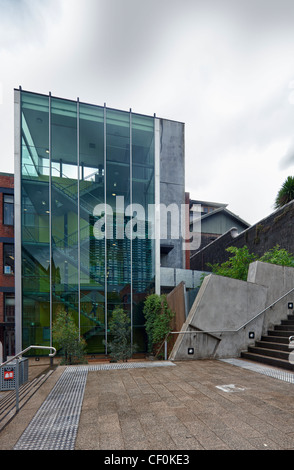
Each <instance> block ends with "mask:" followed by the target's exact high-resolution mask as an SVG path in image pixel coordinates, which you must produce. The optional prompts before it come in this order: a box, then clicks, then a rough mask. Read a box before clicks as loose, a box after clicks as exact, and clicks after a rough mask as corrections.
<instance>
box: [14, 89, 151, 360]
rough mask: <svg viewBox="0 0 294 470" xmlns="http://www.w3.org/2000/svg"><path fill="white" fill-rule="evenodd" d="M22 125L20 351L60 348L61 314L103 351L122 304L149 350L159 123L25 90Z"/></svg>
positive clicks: (90, 346)
mask: <svg viewBox="0 0 294 470" xmlns="http://www.w3.org/2000/svg"><path fill="white" fill-rule="evenodd" d="M21 127H22V146H21V148H22V152H21V181H22V183H21V217H22V233H21V238H22V250H21V251H22V325H23V327H22V334H23V338H22V343H23V347H24V348H25V347H27V346H29V345H31V344H39V345H44V346H46V345H51V344H52V341H53V345H54V337H53V338H52V322H54V319H55V317H56V314H57V312H58V311H59V310H60V309H62V310H65V311H66V312H68V313H70V314H71V315H72V316H73V317H74V319H75V322H76V325H77V326H78V327H79V329H80V334H81V336H83V337H84V338H85V340H86V343H87V352H88V353H89V354H95V353H107V352H109V351H108V348H107V343H108V342H109V340H110V339H111V338H110V334H109V321H110V318H111V315H112V312H113V310H114V309H115V308H116V307H122V308H123V309H124V310H125V311H126V312H128V314H129V317H130V321H131V326H132V330H131V331H132V333H131V340H132V343H133V344H134V345H135V344H136V346H137V350H138V351H144V350H145V349H146V348H145V345H146V341H145V330H144V317H143V313H142V311H143V301H144V298H145V297H146V294H148V293H149V292H151V291H152V289H153V287H154V276H155V266H154V259H155V257H154V247H153V243H154V241H153V240H152V238H151V237H150V233H151V232H150V230H151V231H152V230H154V217H153V214H152V213H150V211H148V204H154V202H155V201H154V199H155V198H154V118H152V117H148V116H142V115H136V114H133V113H131V112H130V113H128V112H122V111H117V110H112V109H108V108H106V107H98V106H92V105H88V104H84V103H79V102H78V101H77V102H74V101H67V100H63V99H59V98H55V97H51V96H44V95H38V94H33V93H28V92H24V91H22V92H21ZM118 196H120V197H119V198H118ZM118 201H119V203H118ZM105 204H107V206H105ZM131 204H132V206H131V208H132V209H134V210H135V209H137V211H133V210H130V205H131ZM101 205H102V206H101ZM136 205H140V210H139V209H138V207H139V206H136ZM101 207H104V212H101V211H100V212H99V213H98V212H97V208H101ZM106 207H108V212H109V214H110V216H111V215H112V218H110V224H109V227H108V228H107V236H105V227H106V224H105V225H102V224H101V220H103V219H101V217H103V216H105V209H106ZM110 208H111V209H110ZM104 218H105V217H104ZM138 221H139V222H138ZM97 222H98V223H99V222H100V224H101V233H100V235H101V236H100V237H99V236H97V234H96V232H95V224H96V223H97ZM136 222H137V223H136ZM143 228H145V230H143ZM108 229H109V230H108ZM111 235H113V237H111ZM148 235H149V236H148ZM50 299H51V302H50Z"/></svg>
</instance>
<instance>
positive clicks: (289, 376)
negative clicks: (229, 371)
mask: <svg viewBox="0 0 294 470" xmlns="http://www.w3.org/2000/svg"><path fill="white" fill-rule="evenodd" d="M220 361H222V362H227V363H229V364H232V365H234V366H238V367H242V368H243V369H248V370H251V371H253V372H258V373H260V374H263V375H267V376H268V377H273V378H275V379H278V380H283V381H284V382H289V383H292V384H293V383H294V374H293V373H291V372H287V371H284V370H281V369H272V368H270V367H264V366H261V365H259V364H252V363H251V362H246V361H242V360H241V359H235V358H231V359H220Z"/></svg>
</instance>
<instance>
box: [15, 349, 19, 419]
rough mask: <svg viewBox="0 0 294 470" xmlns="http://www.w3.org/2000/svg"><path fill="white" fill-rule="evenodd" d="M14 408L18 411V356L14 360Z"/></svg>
mask: <svg viewBox="0 0 294 470" xmlns="http://www.w3.org/2000/svg"><path fill="white" fill-rule="evenodd" d="M15 409H16V412H17V413H18V411H19V358H18V357H17V358H16V361H15Z"/></svg>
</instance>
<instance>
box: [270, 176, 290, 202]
mask: <svg viewBox="0 0 294 470" xmlns="http://www.w3.org/2000/svg"><path fill="white" fill-rule="evenodd" d="M293 199H294V176H288V178H287V179H286V180H285V181H284V183H283V184H282V187H281V189H280V190H279V192H278V194H277V196H276V200H275V208H276V209H278V208H279V207H283V206H284V205H285V204H287V203H288V202H290V201H292V200H293Z"/></svg>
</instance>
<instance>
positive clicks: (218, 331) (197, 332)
mask: <svg viewBox="0 0 294 470" xmlns="http://www.w3.org/2000/svg"><path fill="white" fill-rule="evenodd" d="M293 291H294V287H292V289H290V290H289V291H288V292H286V293H285V294H283V295H282V296H281V297H279V298H278V299H277V300H275V301H274V302H273V303H271V304H270V305H268V306H267V307H265V308H264V309H263V310H261V311H260V312H258V313H257V314H256V315H255V316H254V317H252V318H250V319H249V320H247V322H245V323H243V325H241V326H239V328H236V329H235V330H224V329H219V330H207V331H205V330H195V331H190V330H189V331H171V332H169V333H168V334H167V335H166V337H165V340H164V342H163V343H162V345H163V344H164V359H165V360H167V339H168V337H169V335H175V334H188V333H189V334H194V335H195V334H211V335H213V334H214V335H215V334H222V333H238V332H239V331H240V330H242V329H243V328H245V327H246V326H247V325H249V323H251V322H252V321H254V320H256V318H258V317H259V316H260V315H262V314H263V313H265V312H266V311H267V310H269V309H270V308H272V307H274V306H275V305H276V304H277V303H278V302H280V300H282V299H284V298H285V297H287V295H289V294H291V292H293ZM293 338H294V337H293ZM219 340H221V338H219ZM289 340H290V339H289ZM162 345H161V347H162ZM161 347H160V349H161ZM160 349H159V350H160Z"/></svg>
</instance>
